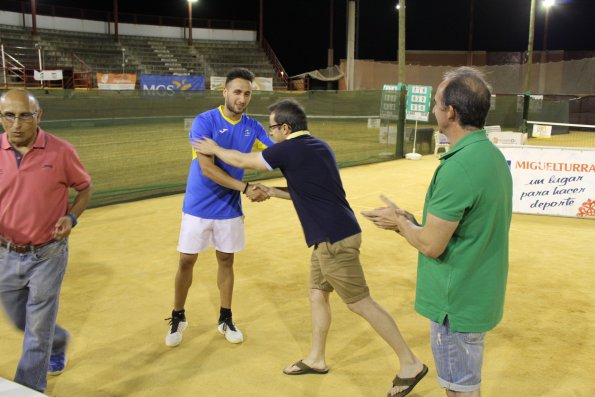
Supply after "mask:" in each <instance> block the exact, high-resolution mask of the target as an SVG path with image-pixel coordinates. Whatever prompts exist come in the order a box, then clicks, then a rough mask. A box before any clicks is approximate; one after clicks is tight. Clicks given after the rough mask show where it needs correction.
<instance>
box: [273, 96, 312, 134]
mask: <svg viewBox="0 0 595 397" xmlns="http://www.w3.org/2000/svg"><path fill="white" fill-rule="evenodd" d="M269 112H271V113H274V114H275V116H274V119H275V122H276V123H279V124H287V125H289V127H290V128H291V130H292V131H303V130H307V129H308V118H307V117H306V111H305V110H304V108H303V107H302V105H300V104H299V103H298V102H297V101H295V100H293V99H282V100H280V101H278V102H275V103H273V104H272V105H271V106H269Z"/></svg>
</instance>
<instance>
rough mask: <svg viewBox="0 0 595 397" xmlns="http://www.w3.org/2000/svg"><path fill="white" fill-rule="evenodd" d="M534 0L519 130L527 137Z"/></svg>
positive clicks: (533, 2) (533, 0) (532, 2)
mask: <svg viewBox="0 0 595 397" xmlns="http://www.w3.org/2000/svg"><path fill="white" fill-rule="evenodd" d="M535 1H536V0H531V13H530V18H529V44H528V46H527V66H526V69H525V84H524V89H525V92H524V93H523V124H522V125H521V128H520V129H521V132H527V133H528V134H529V138H530V137H531V131H527V130H528V128H527V120H528V117H529V102H530V100H531V63H532V62H533V37H534V34H535V32H534V31H535Z"/></svg>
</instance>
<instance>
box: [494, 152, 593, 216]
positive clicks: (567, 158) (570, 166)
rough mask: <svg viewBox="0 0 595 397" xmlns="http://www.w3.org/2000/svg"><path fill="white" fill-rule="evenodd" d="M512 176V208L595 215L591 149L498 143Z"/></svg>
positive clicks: (570, 214) (533, 211)
mask: <svg viewBox="0 0 595 397" xmlns="http://www.w3.org/2000/svg"><path fill="white" fill-rule="evenodd" d="M499 149H500V150H501V151H502V153H504V156H505V157H506V160H507V162H508V164H509V166H510V171H511V173H512V180H513V212H516V213H521V214H537V215H556V216H568V217H578V218H591V219H595V149H588V148H561V147H544V146H499Z"/></svg>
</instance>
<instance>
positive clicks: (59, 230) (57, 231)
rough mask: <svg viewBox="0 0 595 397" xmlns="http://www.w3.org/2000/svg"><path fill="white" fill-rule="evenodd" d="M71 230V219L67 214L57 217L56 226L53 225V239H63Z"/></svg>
mask: <svg viewBox="0 0 595 397" xmlns="http://www.w3.org/2000/svg"><path fill="white" fill-rule="evenodd" d="M71 230H72V219H70V218H69V217H67V216H63V217H62V218H60V219H58V222H56V226H55V227H54V239H55V240H64V239H66V238H68V236H69V235H70V231H71Z"/></svg>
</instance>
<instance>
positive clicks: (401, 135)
mask: <svg viewBox="0 0 595 397" xmlns="http://www.w3.org/2000/svg"><path fill="white" fill-rule="evenodd" d="M405 2H406V1H405V0H399V4H398V5H397V10H398V12H399V51H398V57H399V59H398V62H399V76H398V83H399V85H400V86H401V90H400V91H399V118H398V119H397V145H396V148H395V155H396V157H397V158H403V157H405V145H404V140H405V105H406V103H405V102H406V100H407V86H406V85H405V55H406V51H405V10H406V5H405Z"/></svg>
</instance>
